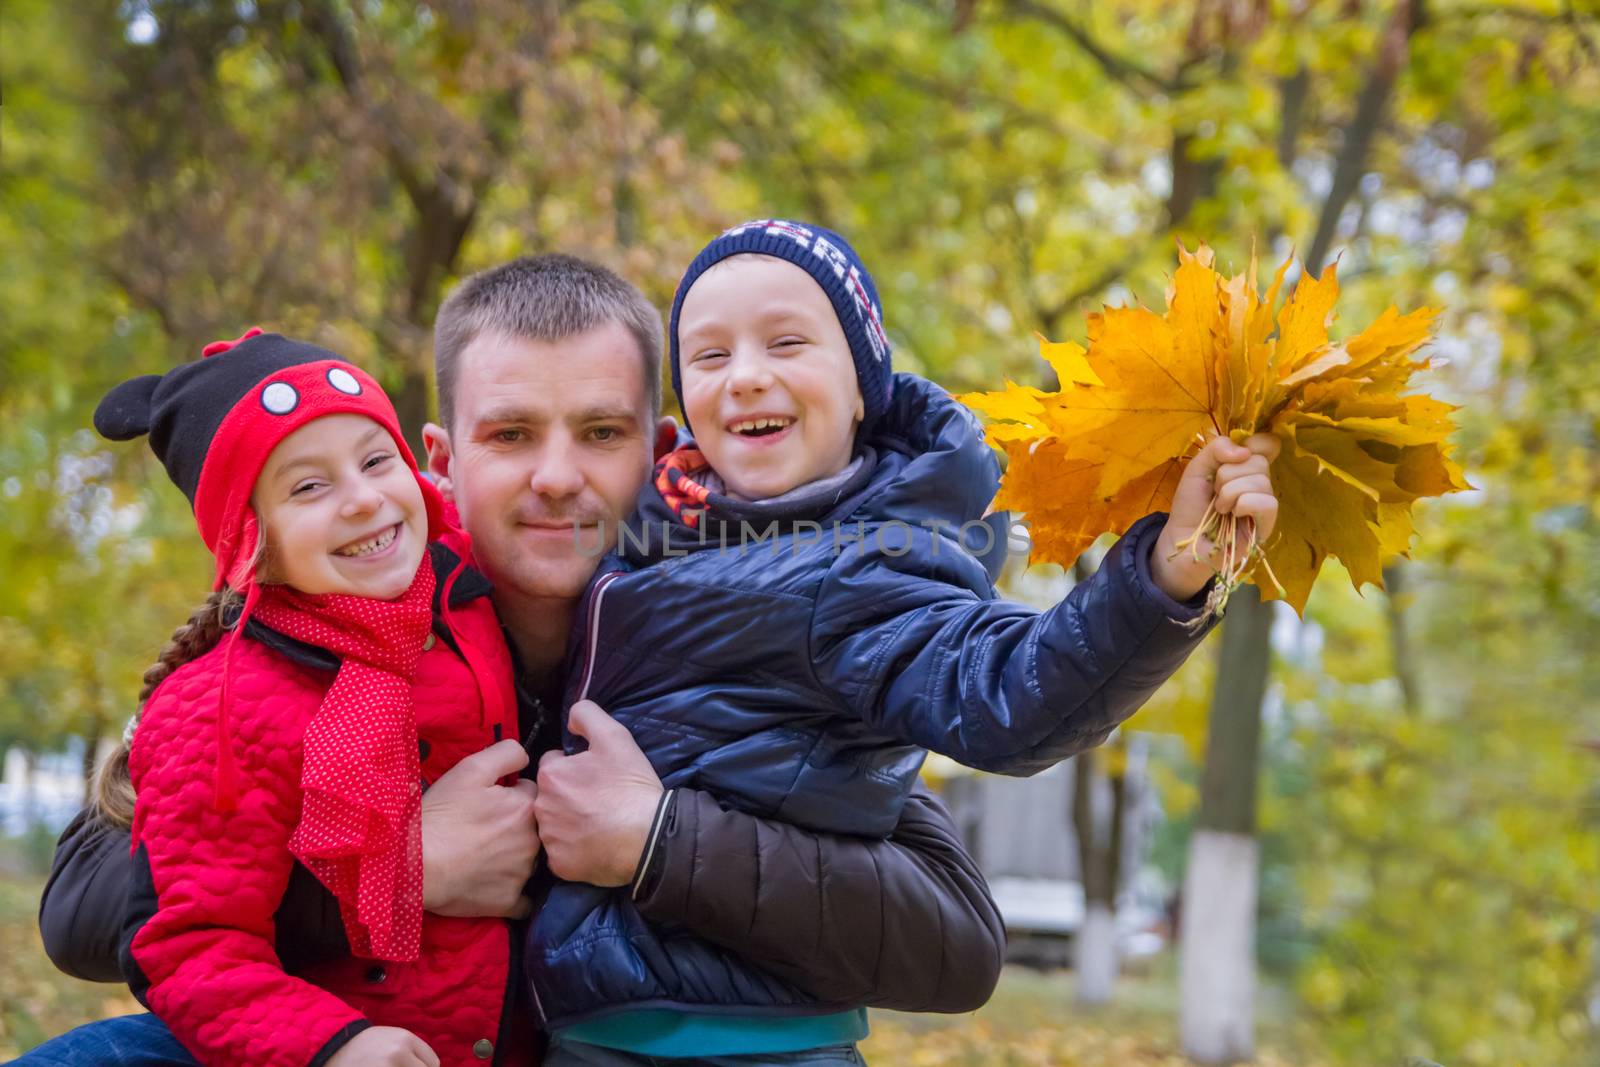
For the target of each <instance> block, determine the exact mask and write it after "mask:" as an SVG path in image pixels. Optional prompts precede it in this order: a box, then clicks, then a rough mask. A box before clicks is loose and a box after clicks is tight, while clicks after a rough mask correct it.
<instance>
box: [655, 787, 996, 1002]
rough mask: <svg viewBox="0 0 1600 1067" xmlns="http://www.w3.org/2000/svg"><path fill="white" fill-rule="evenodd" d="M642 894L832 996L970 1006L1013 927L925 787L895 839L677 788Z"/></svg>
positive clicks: (701, 931) (671, 918)
mask: <svg viewBox="0 0 1600 1067" xmlns="http://www.w3.org/2000/svg"><path fill="white" fill-rule="evenodd" d="M666 803H667V805H668V807H667V808H666V809H665V810H664V813H663V817H662V819H661V820H660V829H659V831H658V833H657V836H656V839H655V841H654V844H653V847H652V848H651V849H650V850H648V851H647V854H646V859H645V860H644V861H643V865H644V868H645V869H644V870H643V871H642V872H641V874H640V877H639V879H638V881H637V883H636V884H637V886H638V889H637V890H636V892H635V899H634V903H635V905H636V906H637V907H638V909H639V912H640V914H641V915H643V916H644V917H645V918H646V919H648V920H650V921H652V922H672V923H678V924H681V925H683V926H685V927H687V928H688V929H689V930H691V931H692V932H694V933H695V934H698V935H699V936H701V937H703V938H705V939H706V940H708V941H712V942H714V943H716V944H718V945H721V946H723V947H724V948H728V949H732V950H734V951H736V952H738V953H739V955H741V956H743V957H745V958H746V959H749V960H750V961H751V962H753V963H756V964H759V965H760V966H762V967H764V968H766V969H767V970H768V971H770V972H772V973H773V974H775V975H777V976H778V977H780V978H782V979H784V980H785V981H788V982H790V983H792V984H794V985H796V986H798V987H799V988H801V989H803V990H804V991H805V992H807V993H809V994H810V995H811V996H813V997H815V998H817V999H818V1000H819V1001H822V1002H824V1003H833V1004H862V1005H870V1006H873V1007H885V1008H894V1009H897V1010H900V1011H934V1012H965V1011H973V1010H976V1009H977V1008H978V1007H980V1006H981V1005H982V1004H983V1003H984V1002H985V1001H987V1000H988V999H989V996H990V995H991V994H992V993H993V992H994V987H995V983H996V982H998V981H999V978H1000V967H1001V964H1002V963H1003V962H1004V959H1005V945H1006V937H1005V928H1004V926H1003V925H1002V923H1001V920H1000V913H999V911H998V910H997V909H996V908H995V905H994V901H993V900H992V899H990V896H989V887H988V885H987V884H986V883H985V882H984V880H983V875H982V874H980V873H979V871H978V867H977V864H976V863H975V862H974V861H973V859H972V857H971V856H969V855H968V854H967V851H966V849H965V848H964V847H963V845H962V843H961V839H960V836H959V835H958V834H957V832H956V828H955V824H954V823H953V822H952V820H951V818H950V814H949V812H948V811H946V810H945V807H944V805H943V804H941V803H940V802H939V801H938V800H937V799H935V798H934V796H933V795H932V794H930V793H928V792H927V791H926V790H925V789H922V788H921V787H918V788H917V789H916V790H915V791H913V793H912V794H911V796H910V798H909V799H908V801H907V802H906V806H905V808H904V810H903V811H902V813H901V816H900V822H899V824H898V825H897V826H896V827H895V829H894V831H893V833H892V834H891V835H890V836H889V837H888V838H887V839H878V838H862V837H845V836H835V835H829V834H816V833H811V832H808V831H805V830H800V829H797V828H796V827H793V826H790V825H789V824H787V823H782V822H776V821H774V820H771V819H762V818H758V817H756V816H753V815H747V814H744V813H743V812H737V811H725V810H723V809H722V808H721V807H720V806H719V805H718V804H717V802H716V800H715V799H714V798H713V797H712V796H711V795H710V794H708V793H702V792H698V791H696V790H692V789H675V790H672V791H671V792H670V793H668V794H667V801H666Z"/></svg>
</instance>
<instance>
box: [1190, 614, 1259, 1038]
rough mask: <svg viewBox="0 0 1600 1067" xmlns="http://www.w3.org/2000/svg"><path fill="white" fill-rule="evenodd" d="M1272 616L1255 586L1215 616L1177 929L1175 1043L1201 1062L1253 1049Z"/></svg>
mask: <svg viewBox="0 0 1600 1067" xmlns="http://www.w3.org/2000/svg"><path fill="white" fill-rule="evenodd" d="M1271 626H1272V609H1271V607H1270V606H1269V605H1266V604H1263V603H1262V602H1261V596H1260V593H1259V592H1258V591H1257V589H1256V588H1255V587H1254V586H1244V587H1242V588H1240V589H1239V590H1238V591H1237V592H1235V593H1234V594H1233V597H1232V599H1231V600H1230V601H1229V602H1228V617H1227V621H1226V622H1224V623H1223V625H1222V650H1221V656H1220V659H1219V661H1218V664H1217V683H1216V688H1215V690H1214V691H1213V693H1212V698H1211V719H1210V722H1209V724H1208V726H1207V729H1206V765H1205V776H1204V778H1203V780H1202V782H1201V786H1200V813H1199V817H1198V819H1197V820H1196V825H1195V832H1194V835H1193V836H1192V837H1191V838H1190V840H1189V860H1188V868H1187V871H1186V873H1185V876H1184V885H1183V924H1182V928H1181V930H1180V954H1181V960H1180V965H1179V983H1180V989H1181V997H1182V1006H1181V1017H1180V1032H1181V1035H1182V1040H1183V1050H1184V1052H1185V1053H1186V1054H1187V1055H1188V1056H1189V1057H1190V1058H1191V1059H1193V1060H1194V1061H1196V1062H1197V1063H1202V1064H1226V1063H1237V1062H1241V1061H1244V1060H1248V1059H1250V1058H1251V1056H1252V1055H1253V1054H1254V1045H1255V987H1256V973H1255V924H1256V877H1257V869H1258V866H1259V855H1258V850H1257V845H1256V839H1255V831H1256V774H1257V764H1258V762H1259V758H1260V741H1261V700H1262V697H1263V696H1264V695H1265V694H1266V688H1267V666H1268V661H1269V648H1268V644H1267V637H1268V633H1269V631H1270V630H1271Z"/></svg>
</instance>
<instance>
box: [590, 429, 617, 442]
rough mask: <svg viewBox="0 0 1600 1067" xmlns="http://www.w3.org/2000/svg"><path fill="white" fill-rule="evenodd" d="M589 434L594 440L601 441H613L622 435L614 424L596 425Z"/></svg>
mask: <svg viewBox="0 0 1600 1067" xmlns="http://www.w3.org/2000/svg"><path fill="white" fill-rule="evenodd" d="M589 434H590V436H592V437H593V438H594V439H595V440H596V441H601V442H606V441H615V440H616V439H617V438H618V437H621V436H622V433H621V431H619V430H618V429H617V428H616V427H615V426H596V427H595V428H594V429H592V430H590V431H589Z"/></svg>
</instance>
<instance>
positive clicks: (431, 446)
mask: <svg viewBox="0 0 1600 1067" xmlns="http://www.w3.org/2000/svg"><path fill="white" fill-rule="evenodd" d="M422 443H423V445H424V446H425V447H426V448H427V449H428V473H429V474H431V475H433V484H434V485H436V486H438V487H439V492H440V493H442V494H444V498H445V499H446V500H454V499H455V490H454V487H453V485H452V483H451V480H450V463H451V460H453V459H454V458H455V457H454V456H453V455H452V454H451V452H450V434H449V432H448V431H447V430H445V428H444V427H443V426H440V425H439V424H438V423H436V422H430V423H427V424H425V425H424V426H423V427H422Z"/></svg>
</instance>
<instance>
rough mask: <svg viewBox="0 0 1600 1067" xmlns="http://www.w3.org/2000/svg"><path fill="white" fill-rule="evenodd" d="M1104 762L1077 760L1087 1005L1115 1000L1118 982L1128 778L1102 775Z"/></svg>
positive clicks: (1079, 956)
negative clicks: (1119, 906)
mask: <svg viewBox="0 0 1600 1067" xmlns="http://www.w3.org/2000/svg"><path fill="white" fill-rule="evenodd" d="M1104 762H1105V760H1104V758H1103V757H1102V756H1101V755H1100V754H1099V753H1097V752H1095V751H1093V750H1091V751H1089V752H1083V753H1080V754H1079V755H1078V756H1076V757H1074V759H1073V774H1072V783H1073V784H1072V825H1073V833H1074V835H1075V836H1076V837H1077V839H1078V871H1079V874H1080V876H1081V877H1082V879H1083V905H1084V917H1083V926H1082V928H1081V929H1080V930H1079V931H1078V939H1077V946H1076V950H1075V965H1076V968H1077V972H1078V1000H1079V1002H1080V1003H1083V1004H1105V1003H1107V1002H1108V1001H1110V1000H1111V994H1112V990H1113V987H1114V986H1115V985H1116V981H1117V890H1118V888H1119V886H1120V883H1121V876H1122V838H1123V834H1122V826H1123V819H1125V818H1126V817H1127V809H1126V800H1127V795H1128V791H1127V788H1126V778H1125V776H1124V775H1123V774H1120V773H1118V774H1113V775H1106V774H1104V773H1102V770H1101V767H1102V764H1103V763H1104Z"/></svg>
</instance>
